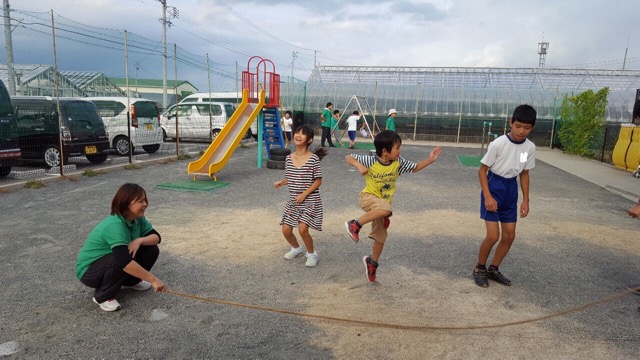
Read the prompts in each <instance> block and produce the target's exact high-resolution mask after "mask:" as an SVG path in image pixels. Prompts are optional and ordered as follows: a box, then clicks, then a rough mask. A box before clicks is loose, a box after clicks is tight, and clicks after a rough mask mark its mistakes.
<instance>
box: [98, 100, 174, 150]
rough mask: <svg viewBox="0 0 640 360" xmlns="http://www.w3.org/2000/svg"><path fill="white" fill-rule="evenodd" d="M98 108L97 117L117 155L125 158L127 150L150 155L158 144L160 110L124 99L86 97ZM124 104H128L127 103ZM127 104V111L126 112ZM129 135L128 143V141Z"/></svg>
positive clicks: (159, 142)
mask: <svg viewBox="0 0 640 360" xmlns="http://www.w3.org/2000/svg"><path fill="white" fill-rule="evenodd" d="M86 99H87V100H90V101H92V102H93V103H94V104H95V105H96V107H97V108H98V114H100V116H101V117H102V120H103V121H104V126H105V127H106V128H107V132H108V133H109V143H110V144H111V146H112V147H113V149H114V150H115V151H116V152H117V153H118V154H119V155H128V154H129V146H133V147H132V150H133V149H135V148H136V147H137V146H141V147H142V149H144V151H146V152H148V153H149V154H152V153H154V152H156V151H158V149H160V145H161V144H162V128H161V127H160V110H158V105H157V104H156V103H155V102H154V101H152V100H147V99H139V98H129V100H127V98H126V97H89V98H86ZM127 101H128V102H127ZM128 103H129V104H130V106H131V108H130V109H131V111H130V112H129V111H128V109H127V104H128ZM127 112H129V117H130V118H131V120H130V121H131V126H130V127H128V126H127V122H128V121H129V120H128V119H127ZM129 131H131V139H132V140H133V143H132V141H130V140H129Z"/></svg>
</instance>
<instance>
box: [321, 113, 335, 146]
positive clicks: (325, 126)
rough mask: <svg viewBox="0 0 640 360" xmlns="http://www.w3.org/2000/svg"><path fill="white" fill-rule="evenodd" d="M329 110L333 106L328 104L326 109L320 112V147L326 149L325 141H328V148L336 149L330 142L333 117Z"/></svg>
mask: <svg viewBox="0 0 640 360" xmlns="http://www.w3.org/2000/svg"><path fill="white" fill-rule="evenodd" d="M331 110H333V104H332V103H330V102H328V103H327V107H325V108H324V110H322V114H321V115H320V118H321V119H322V124H320V126H321V127H322V136H321V137H320V146H322V147H326V145H325V142H326V140H329V147H336V146H335V145H333V142H332V141H331V117H332V116H333V115H332V114H331Z"/></svg>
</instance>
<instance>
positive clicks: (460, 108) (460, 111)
mask: <svg viewBox="0 0 640 360" xmlns="http://www.w3.org/2000/svg"><path fill="white" fill-rule="evenodd" d="M463 102H464V88H462V98H461V99H460V107H459V109H458V111H459V114H458V115H459V116H458V136H457V137H456V143H459V142H460V127H461V126H462V103H463Z"/></svg>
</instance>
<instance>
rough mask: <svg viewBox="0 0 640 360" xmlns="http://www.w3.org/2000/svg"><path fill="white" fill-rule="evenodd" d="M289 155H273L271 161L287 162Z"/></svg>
mask: <svg viewBox="0 0 640 360" xmlns="http://www.w3.org/2000/svg"><path fill="white" fill-rule="evenodd" d="M287 156H288V155H273V154H271V160H273V161H285V160H287Z"/></svg>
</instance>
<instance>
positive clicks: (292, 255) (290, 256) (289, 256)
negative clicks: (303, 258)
mask: <svg viewBox="0 0 640 360" xmlns="http://www.w3.org/2000/svg"><path fill="white" fill-rule="evenodd" d="M303 253H304V248H303V247H302V246H300V247H298V248H297V249H296V248H293V247H292V248H291V250H289V252H288V253H286V254H284V258H285V259H287V260H293V259H295V258H296V257H297V256H298V255H302V254H303Z"/></svg>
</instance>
